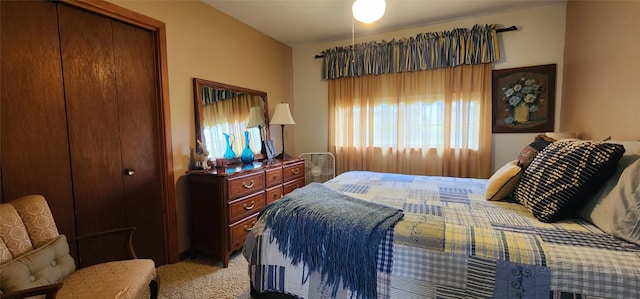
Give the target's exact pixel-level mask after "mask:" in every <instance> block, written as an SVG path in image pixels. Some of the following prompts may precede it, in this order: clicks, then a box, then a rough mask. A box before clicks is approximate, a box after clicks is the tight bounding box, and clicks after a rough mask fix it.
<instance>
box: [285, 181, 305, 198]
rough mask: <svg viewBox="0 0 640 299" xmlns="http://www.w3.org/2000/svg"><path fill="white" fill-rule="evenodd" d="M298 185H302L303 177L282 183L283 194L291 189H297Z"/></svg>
mask: <svg viewBox="0 0 640 299" xmlns="http://www.w3.org/2000/svg"><path fill="white" fill-rule="evenodd" d="M300 187H304V177H302V178H299V179H296V180H293V181H290V182H286V183H285V184H284V191H283V192H284V193H283V195H286V194H287V193H290V192H291V191H293V190H295V189H298V188H300Z"/></svg>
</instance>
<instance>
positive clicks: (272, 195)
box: [267, 185, 283, 204]
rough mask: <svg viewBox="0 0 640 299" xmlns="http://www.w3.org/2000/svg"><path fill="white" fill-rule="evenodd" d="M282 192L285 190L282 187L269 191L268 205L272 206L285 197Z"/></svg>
mask: <svg viewBox="0 0 640 299" xmlns="http://www.w3.org/2000/svg"><path fill="white" fill-rule="evenodd" d="M282 190H283V189H282V185H280V186H278V187H274V188H271V189H267V204H270V203H272V202H274V201H276V200H278V199H280V197H282V195H283V193H282Z"/></svg>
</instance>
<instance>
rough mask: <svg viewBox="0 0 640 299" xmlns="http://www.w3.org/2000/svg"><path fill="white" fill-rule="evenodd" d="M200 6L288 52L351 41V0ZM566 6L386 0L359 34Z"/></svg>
mask: <svg viewBox="0 0 640 299" xmlns="http://www.w3.org/2000/svg"><path fill="white" fill-rule="evenodd" d="M201 1H203V2H204V3H207V4H209V5H211V6H213V7H215V8H216V9H218V10H220V11H222V12H224V13H225V14H227V15H230V16H232V17H233V18H235V19H237V20H239V21H241V22H243V23H245V24H247V25H249V26H251V27H253V28H255V29H257V30H259V31H261V32H262V33H264V34H266V35H269V36H271V37H273V38H274V39H276V40H279V41H281V42H283V43H285V44H287V45H289V46H293V45H296V44H303V43H308V42H322V41H332V40H340V39H348V38H351V29H352V15H351V5H352V4H353V0H224V1H218V0H201ZM565 1H566V0H548V1H547V0H545V1H543V0H387V1H386V2H387V9H386V12H385V14H384V16H383V17H382V19H380V20H379V21H377V22H375V23H373V24H370V25H366V24H363V23H359V22H357V21H356V22H355V23H356V24H355V32H356V34H357V35H369V34H375V33H382V32H389V31H396V30H400V29H404V28H410V27H415V26H419V25H425V24H434V23H440V22H444V21H451V20H455V19H460V18H465V17H469V16H478V15H484V14H490V13H495V12H499V11H507V10H514V9H522V8H527V7H534V6H541V5H547V4H549V3H554V2H565ZM502 25H505V26H510V25H517V24H502Z"/></svg>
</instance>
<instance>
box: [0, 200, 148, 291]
mask: <svg viewBox="0 0 640 299" xmlns="http://www.w3.org/2000/svg"><path fill="white" fill-rule="evenodd" d="M133 231H134V229H133V228H128V229H123V230H111V231H107V232H103V233H99V234H92V235H90V236H81V237H79V239H82V238H85V237H86V238H94V237H97V236H99V235H103V234H113V233H122V232H125V233H128V234H129V235H128V240H129V244H128V247H129V249H130V251H131V256H132V259H129V260H122V261H114V262H106V263H101V264H96V265H92V266H88V267H85V268H81V269H76V264H75V261H74V259H73V258H72V257H71V255H69V244H68V243H67V238H66V236H65V235H62V234H60V233H59V232H58V228H57V227H56V224H55V221H54V219H53V216H52V214H51V210H50V209H49V206H48V204H47V202H46V200H45V199H44V197H42V196H40V195H29V196H24V197H20V198H18V199H15V200H13V201H11V202H9V203H5V204H0V297H2V298H24V297H30V296H41V295H44V296H45V297H44V298H47V299H49V298H78V299H79V298H105V299H106V298H109V299H112V298H135V299H137V298H141V297H143V296H146V295H147V294H148V295H149V296H150V297H151V298H157V295H158V288H159V279H158V276H157V274H156V269H155V264H154V262H153V260H150V259H136V258H135V252H134V251H133V247H132V245H131V240H132V235H133Z"/></svg>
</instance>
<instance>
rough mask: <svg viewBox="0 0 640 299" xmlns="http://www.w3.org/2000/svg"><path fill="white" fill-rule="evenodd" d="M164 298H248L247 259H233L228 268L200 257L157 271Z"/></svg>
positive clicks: (239, 255)
mask: <svg viewBox="0 0 640 299" xmlns="http://www.w3.org/2000/svg"><path fill="white" fill-rule="evenodd" d="M157 272H158V275H159V276H160V294H159V296H158V297H159V298H161V299H209V298H211V299H249V298H251V296H250V295H249V274H248V273H247V260H245V258H244V256H242V253H240V252H236V253H235V254H234V255H232V256H231V259H230V261H229V267H228V268H223V267H222V261H221V260H220V259H219V258H216V257H212V256H203V255H198V257H197V258H195V259H191V258H187V259H185V260H182V261H180V262H178V263H175V264H170V265H163V266H160V267H158V269H157Z"/></svg>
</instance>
